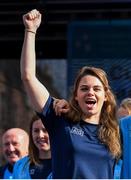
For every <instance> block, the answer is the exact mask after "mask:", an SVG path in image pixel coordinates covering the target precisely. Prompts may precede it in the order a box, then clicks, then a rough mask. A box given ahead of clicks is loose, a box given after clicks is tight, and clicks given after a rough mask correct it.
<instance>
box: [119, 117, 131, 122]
mask: <svg viewBox="0 0 131 180" xmlns="http://www.w3.org/2000/svg"><path fill="white" fill-rule="evenodd" d="M128 122H129V123H131V116H125V117H123V118H121V119H120V123H128Z"/></svg>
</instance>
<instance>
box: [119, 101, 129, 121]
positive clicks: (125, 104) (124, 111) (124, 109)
mask: <svg viewBox="0 0 131 180" xmlns="http://www.w3.org/2000/svg"><path fill="white" fill-rule="evenodd" d="M117 116H118V118H119V119H120V118H123V117H125V116H131V98H125V99H123V100H122V101H121V103H120V105H119V107H118V110H117Z"/></svg>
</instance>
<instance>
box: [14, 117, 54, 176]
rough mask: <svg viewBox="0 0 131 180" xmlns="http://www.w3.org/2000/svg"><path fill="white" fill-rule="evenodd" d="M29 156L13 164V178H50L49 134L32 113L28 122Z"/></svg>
mask: <svg viewBox="0 0 131 180" xmlns="http://www.w3.org/2000/svg"><path fill="white" fill-rule="evenodd" d="M29 136H30V143H29V156H26V157H24V158H22V159H20V160H19V161H17V163H16V164H15V166H14V171H13V178H14V179H46V178H51V176H52V175H51V174H52V173H51V151H50V141H49V135H48V132H47V131H46V129H45V127H44V125H43V123H42V121H41V119H40V118H39V117H38V116H37V115H34V116H33V117H32V121H31V124H30V133H29Z"/></svg>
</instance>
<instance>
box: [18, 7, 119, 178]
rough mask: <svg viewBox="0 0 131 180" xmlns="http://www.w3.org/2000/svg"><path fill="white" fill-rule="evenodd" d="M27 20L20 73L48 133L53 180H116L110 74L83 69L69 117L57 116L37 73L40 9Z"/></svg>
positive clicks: (116, 142)
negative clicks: (36, 44) (36, 52)
mask: <svg viewBox="0 0 131 180" xmlns="http://www.w3.org/2000/svg"><path fill="white" fill-rule="evenodd" d="M23 22H24V25H25V38H24V43H23V49H22V54H21V77H22V80H23V83H24V85H25V89H26V92H27V94H28V97H29V98H30V101H31V103H32V106H33V108H34V109H35V111H37V112H38V113H39V116H40V117H41V119H42V121H43V123H44V125H45V127H46V129H47V131H48V133H49V136H50V142H51V152H52V165H53V166H52V172H53V178H55V179H59V178H61V179H78V178H79V179H103V178H104V179H110V178H111V179H113V174H114V166H115V164H116V161H117V160H118V159H119V157H120V154H121V147H120V137H119V128H118V124H117V119H116V101H115V98H114V95H113V93H112V92H111V88H110V86H109V84H108V80H107V77H106V73H105V72H104V71H103V70H102V69H99V68H95V67H83V68H82V69H81V70H80V72H79V73H78V75H77V77H76V80H75V83H74V90H73V93H72V98H71V99H70V104H69V106H70V108H69V109H70V111H69V112H68V113H67V115H66V116H65V115H61V116H57V115H56V114H55V111H54V109H53V101H54V99H53V98H52V97H51V95H50V94H49V92H48V90H47V89H46V88H45V87H44V85H42V84H41V82H40V81H39V80H38V79H37V77H36V65H35V63H36V62H35V61H36V57H35V36H36V32H37V29H38V27H39V26H40V23H41V14H40V12H39V11H37V10H36V9H34V10H32V11H30V12H29V13H27V14H25V15H24V16H23Z"/></svg>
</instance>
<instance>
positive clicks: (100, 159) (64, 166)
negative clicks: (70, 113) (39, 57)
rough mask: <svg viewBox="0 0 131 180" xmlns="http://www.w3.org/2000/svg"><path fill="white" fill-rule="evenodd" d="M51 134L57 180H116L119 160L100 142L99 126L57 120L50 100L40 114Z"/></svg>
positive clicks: (63, 117) (58, 118)
mask: <svg viewBox="0 0 131 180" xmlns="http://www.w3.org/2000/svg"><path fill="white" fill-rule="evenodd" d="M39 115H40V117H41V119H43V123H44V125H45V127H46V129H47V130H48V133H49V136H50V143H51V151H52V163H53V166H52V172H53V178H55V179H60V178H61V179H78V178H79V179H113V173H114V166H115V158H114V157H113V156H112V154H111V153H110V152H109V150H108V148H107V146H106V145H104V144H103V143H101V141H100V140H99V138H98V130H99V126H98V125H95V124H90V123H87V122H84V121H83V120H81V121H80V122H78V123H73V122H72V121H70V120H69V119H67V118H65V116H56V115H55V112H54V110H53V99H52V98H51V97H49V99H48V101H47V103H46V105H45V107H44V109H43V111H42V113H41V114H39Z"/></svg>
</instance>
